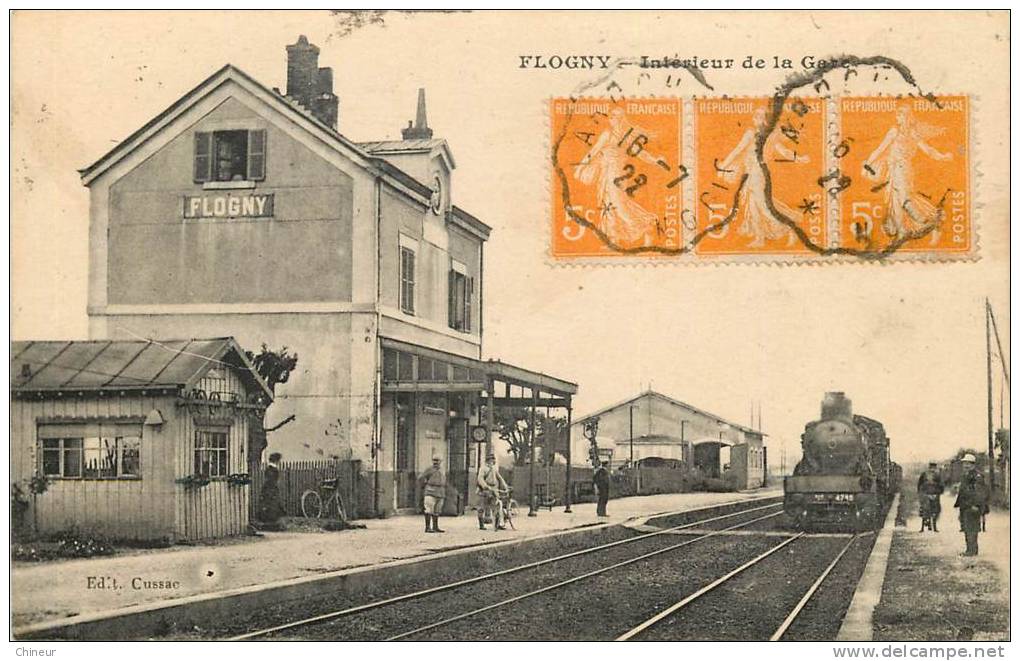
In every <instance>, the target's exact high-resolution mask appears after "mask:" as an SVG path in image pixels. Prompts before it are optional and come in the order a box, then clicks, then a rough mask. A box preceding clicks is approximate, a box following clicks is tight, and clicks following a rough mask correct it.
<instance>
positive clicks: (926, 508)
mask: <svg viewBox="0 0 1020 661" xmlns="http://www.w3.org/2000/svg"><path fill="white" fill-rule="evenodd" d="M945 489H946V488H945V485H944V484H943V483H942V475H940V474H939V465H938V463H937V462H934V461H931V462H928V470H926V471H924V472H923V473H921V477H919V478H917V497H918V499H919V500H920V510H921V531H922V532H923V531H924V519H925V517H926V516H927V518H928V520H929V521H931V529H932V530H933V531H935V532H938V531H939V514H940V513H941V512H942V502H941V496H942V492H943V491H945Z"/></svg>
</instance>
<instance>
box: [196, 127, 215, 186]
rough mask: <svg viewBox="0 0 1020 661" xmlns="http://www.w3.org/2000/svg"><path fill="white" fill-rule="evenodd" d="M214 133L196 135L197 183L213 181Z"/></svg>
mask: <svg viewBox="0 0 1020 661" xmlns="http://www.w3.org/2000/svg"><path fill="white" fill-rule="evenodd" d="M212 136H213V134H212V133H201V132H200V133H196V134H195V181H196V182H203V181H211V180H212Z"/></svg>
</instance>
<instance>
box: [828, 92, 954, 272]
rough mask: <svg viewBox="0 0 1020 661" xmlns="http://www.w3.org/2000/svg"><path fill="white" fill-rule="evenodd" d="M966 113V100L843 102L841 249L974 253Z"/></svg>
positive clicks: (865, 99) (864, 99) (840, 101)
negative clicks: (972, 248) (845, 184)
mask: <svg viewBox="0 0 1020 661" xmlns="http://www.w3.org/2000/svg"><path fill="white" fill-rule="evenodd" d="M968 111H969V109H968V104H967V97H965V96H940V97H929V98H888V97H870V98H869V97H864V98H843V99H840V100H839V117H840V137H841V141H840V144H841V145H842V148H843V152H844V153H842V154H840V156H841V158H840V159H839V170H840V171H841V172H842V173H843V176H845V177H847V178H848V179H847V182H848V184H849V185H847V186H846V190H843V191H842V192H841V194H840V200H839V201H840V205H839V207H840V221H839V229H840V235H841V243H842V245H844V246H847V247H852V248H855V249H866V250H893V249H895V250H899V251H902V252H934V253H943V252H950V253H951V252H967V251H969V250H970V249H971V243H972V240H973V237H972V220H971V213H970V208H971V204H970V199H971V194H970V177H969V174H970V164H969V160H970V158H969V154H968V149H967V148H968V137H969V136H968V117H967V114H968ZM850 182H852V183H850Z"/></svg>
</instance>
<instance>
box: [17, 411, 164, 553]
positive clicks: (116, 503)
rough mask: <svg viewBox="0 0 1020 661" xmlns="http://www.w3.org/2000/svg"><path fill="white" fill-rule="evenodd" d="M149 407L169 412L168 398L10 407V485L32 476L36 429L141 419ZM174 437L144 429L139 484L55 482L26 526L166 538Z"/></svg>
mask: <svg viewBox="0 0 1020 661" xmlns="http://www.w3.org/2000/svg"><path fill="white" fill-rule="evenodd" d="M153 408H158V409H160V410H161V411H162V412H163V415H164V416H166V417H170V416H173V415H174V414H175V407H174V404H173V398H170V397H141V396H123V397H121V396H118V395H106V396H103V397H99V396H95V395H92V394H90V395H88V396H80V397H76V396H66V397H63V398H60V399H45V400H22V399H15V400H13V401H12V402H11V459H12V465H11V481H12V483H13V482H21V481H24V480H28V479H30V478H31V477H32V475H33V474H34V473H35V471H36V466H37V462H38V461H39V457H38V443H37V425H38V424H40V423H43V422H47V421H53V420H56V419H65V420H67V421H69V422H70V421H79V420H80V421H83V422H85V421H95V420H112V419H117V418H125V417H134V418H144V417H145V415H146V414H147V413H148V412H149V411H150V410H152V409H153ZM179 441H180V439H179V437H178V436H177V435H176V434H175V432H174V431H173V430H172V426H171V425H163V428H162V429H156V428H155V427H151V426H144V425H143V426H142V444H141V472H142V477H141V479H105V480H95V479H89V480H86V479H54V480H52V481H51V482H50V484H49V488H48V489H47V490H46V492H45V493H43V494H40V495H39V496H37V497H36V499H35V505H34V507H35V512H34V516H33V512H32V509H31V508H32V507H33V506H32V505H30V506H29V507H30V509H29V512H28V515H27V516H28V518H27V519H26V520H27V521H29V522H31V521H33V520H34V521H36V524H37V525H38V528H39V530H40V531H41V532H45V533H52V532H58V531H63V530H72V529H73V530H78V531H82V532H92V533H98V534H103V535H107V536H110V537H114V538H120V539H147V540H158V539H172V538H173V537H174V535H175V531H176V519H175V512H174V502H175V498H176V492H177V489H178V487H177V485H175V484H174V482H173V481H174V478H175V477H176V476H175V474H174V468H175V465H174V453H175V452H176V451H177V446H179V445H180V442H179Z"/></svg>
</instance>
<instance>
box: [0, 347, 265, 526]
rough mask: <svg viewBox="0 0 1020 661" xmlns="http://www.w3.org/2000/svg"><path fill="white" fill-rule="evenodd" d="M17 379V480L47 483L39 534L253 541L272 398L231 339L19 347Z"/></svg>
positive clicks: (37, 520) (37, 503)
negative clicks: (253, 497) (257, 478)
mask: <svg viewBox="0 0 1020 661" xmlns="http://www.w3.org/2000/svg"><path fill="white" fill-rule="evenodd" d="M10 375H11V461H12V466H11V481H12V486H13V485H14V484H18V485H22V486H24V485H26V484H27V483H28V482H29V480H31V479H32V478H33V476H45V477H46V482H47V488H46V490H45V491H44V492H43V493H41V494H39V495H37V496H36V497H35V498H33V499H32V501H33V504H32V505H30V507H31V508H34V511H30V512H29V513H28V515H27V517H26V520H27V521H30V522H32V525H35V526H36V527H37V529H38V530H39V532H44V533H45V532H58V531H63V530H77V531H80V532H87V533H96V534H102V535H106V536H109V537H111V538H114V539H136V540H166V541H169V542H176V541H184V540H188V541H191V540H199V539H208V538H213V537H221V536H227V535H237V534H241V533H244V532H246V530H247V527H248V520H249V495H250V494H249V490H250V488H251V487H250V479H249V471H250V470H251V468H250V466H252V465H256V466H257V465H258V463H259V461H260V459H261V458H260V457H259V456H254V455H256V454H258V453H261V449H262V441H263V439H264V435H263V427H262V424H263V419H264V414H265V409H266V407H267V406H268V405H269V404H270V403H271V401H272V393H271V392H270V390H269V388H267V387H266V384H265V382H263V381H262V379H261V378H260V377H259V376H258V374H257V373H256V372H255V370H254V369H253V367H252V365H251V363H250V362H249V361H248V359H247V357H246V356H245V354H244V352H243V351H242V350H241V348H240V347H239V346H238V345H237V343H236V342H235V341H234V340H233V339H232V338H217V339H206V340H177V341H116V340H115V341H89V342H78V341H60V342H52V341H47V342H14V343H12V344H11V369H10ZM37 481H38V480H37Z"/></svg>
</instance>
